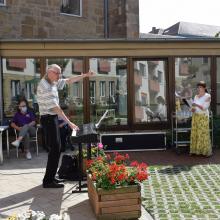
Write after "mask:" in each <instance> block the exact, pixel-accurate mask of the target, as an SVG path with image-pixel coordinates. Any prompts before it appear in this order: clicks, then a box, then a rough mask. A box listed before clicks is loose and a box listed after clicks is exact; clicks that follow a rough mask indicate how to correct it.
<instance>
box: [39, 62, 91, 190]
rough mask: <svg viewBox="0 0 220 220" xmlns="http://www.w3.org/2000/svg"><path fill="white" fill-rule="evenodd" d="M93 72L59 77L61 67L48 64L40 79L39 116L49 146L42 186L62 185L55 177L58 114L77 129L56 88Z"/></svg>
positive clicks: (56, 186)
mask: <svg viewBox="0 0 220 220" xmlns="http://www.w3.org/2000/svg"><path fill="white" fill-rule="evenodd" d="M92 74H93V73H92V72H91V71H89V72H88V73H86V74H81V75H80V76H73V77H70V78H66V79H62V78H61V68H60V67H59V66H58V65H57V64H52V65H50V66H48V68H47V72H46V75H45V76H44V77H43V78H42V79H41V81H40V83H39V84H38V88H37V101H38V105H39V112H40V117H41V119H40V120H41V125H42V127H43V129H45V130H46V131H47V139H46V141H47V146H48V147H49V153H48V161H47V167H46V173H45V175H44V178H43V187H44V188H61V187H64V185H63V184H61V183H60V180H59V179H56V178H55V176H56V172H57V168H58V164H59V158H60V147H61V143H60V142H61V141H60V131H59V125H58V116H59V117H61V118H62V119H63V120H64V121H65V122H66V123H67V124H68V126H69V127H70V128H71V129H75V130H78V127H77V125H75V124H74V123H72V122H71V121H70V120H69V119H68V118H67V117H66V115H65V113H64V112H63V110H62V109H61V107H60V105H59V97H58V90H60V89H63V88H64V86H65V84H66V83H68V84H70V83H74V82H77V81H79V80H81V79H83V78H85V77H87V76H91V75H92Z"/></svg>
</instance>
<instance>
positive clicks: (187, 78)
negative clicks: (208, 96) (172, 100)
mask: <svg viewBox="0 0 220 220" xmlns="http://www.w3.org/2000/svg"><path fill="white" fill-rule="evenodd" d="M182 60H187V61H188V62H187V63H184V65H183V62H182ZM204 64H205V65H204ZM201 80H203V81H205V82H206V85H207V88H208V91H210V85H211V58H210V57H185V58H182V57H181V58H180V57H176V58H175V94H176V103H177V104H176V108H177V110H178V111H179V112H182V113H183V114H185V112H189V108H188V106H187V105H186V104H185V102H183V101H182V100H183V99H182V98H185V99H191V98H194V96H195V95H196V93H197V91H196V87H197V86H196V85H197V83H198V82H199V81H201ZM180 97H182V98H180ZM179 103H180V106H179Z"/></svg>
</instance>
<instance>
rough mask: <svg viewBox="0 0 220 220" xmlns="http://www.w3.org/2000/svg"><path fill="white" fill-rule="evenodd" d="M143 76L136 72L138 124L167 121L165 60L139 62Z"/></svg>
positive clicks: (137, 64)
mask: <svg viewBox="0 0 220 220" xmlns="http://www.w3.org/2000/svg"><path fill="white" fill-rule="evenodd" d="M135 66H139V67H140V70H141V74H138V73H136V72H135V71H134V82H133V83H134V87H135V94H134V98H135V106H134V107H135V115H134V117H135V118H134V120H135V122H136V123H142V124H147V123H155V122H156V123H157V122H164V121H167V105H166V85H167V83H166V77H165V75H166V68H165V67H166V63H165V61H164V60H137V61H134V67H135Z"/></svg>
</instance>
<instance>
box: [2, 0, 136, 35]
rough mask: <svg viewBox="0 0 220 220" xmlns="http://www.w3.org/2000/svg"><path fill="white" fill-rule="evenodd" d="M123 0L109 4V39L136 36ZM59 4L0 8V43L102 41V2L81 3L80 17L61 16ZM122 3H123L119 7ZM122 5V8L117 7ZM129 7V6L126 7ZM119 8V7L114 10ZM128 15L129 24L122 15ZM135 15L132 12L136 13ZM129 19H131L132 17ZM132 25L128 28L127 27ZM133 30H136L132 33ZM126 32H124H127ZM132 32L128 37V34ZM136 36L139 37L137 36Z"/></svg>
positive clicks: (28, 2)
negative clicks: (0, 40)
mask: <svg viewBox="0 0 220 220" xmlns="http://www.w3.org/2000/svg"><path fill="white" fill-rule="evenodd" d="M129 1H131V3H132V4H134V2H137V3H135V4H134V5H135V6H129V7H128V8H129V10H128V11H126V10H125V8H126V7H125V2H126V1H125V0H109V5H112V6H110V7H109V8H110V11H109V24H110V28H109V30H110V34H109V36H110V37H113V38H115V37H117V38H124V37H126V35H129V36H135V35H134V34H133V33H134V32H135V33H136V29H137V27H134V24H136V25H137V26H139V24H138V22H136V21H133V20H132V19H133V18H135V19H136V17H138V15H137V16H133V13H132V12H131V10H132V9H133V8H136V7H137V6H136V5H138V1H136V0H129ZM60 2H61V0H7V5H6V6H0V38H2V39H85V38H86V39H90V38H93V39H100V38H103V37H104V16H103V12H104V9H103V7H104V0H92V1H91V0H82V2H83V4H82V5H83V8H82V17H77V16H70V15H66V14H61V13H60ZM121 2H122V3H121ZM120 4H121V6H120ZM127 4H128V3H127ZM118 5H119V6H120V7H119V9H117V7H118ZM127 12H128V18H129V22H126V15H125V13H127ZM136 12H137V11H135V13H136ZM131 15H132V16H131ZM130 23H131V25H130ZM126 24H128V27H127V28H126ZM132 28H134V29H135V30H131V29H132ZM126 29H127V30H126ZM128 30H129V32H130V31H131V33H128ZM137 36H138V35H137Z"/></svg>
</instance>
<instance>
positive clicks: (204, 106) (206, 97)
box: [190, 81, 212, 156]
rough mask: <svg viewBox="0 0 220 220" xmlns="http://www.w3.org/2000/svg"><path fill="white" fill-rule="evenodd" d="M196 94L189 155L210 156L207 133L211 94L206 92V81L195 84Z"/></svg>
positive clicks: (209, 143) (193, 105)
mask: <svg viewBox="0 0 220 220" xmlns="http://www.w3.org/2000/svg"><path fill="white" fill-rule="evenodd" d="M197 92H198V94H197V95H196V96H195V98H194V101H193V103H192V112H193V114H192V129H191V138H190V155H191V154H196V155H203V156H211V154H212V148H211V140H210V133H209V110H208V108H209V106H210V102H211V95H210V94H208V91H207V89H206V83H205V82H204V81H200V82H199V83H198V84H197Z"/></svg>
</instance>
